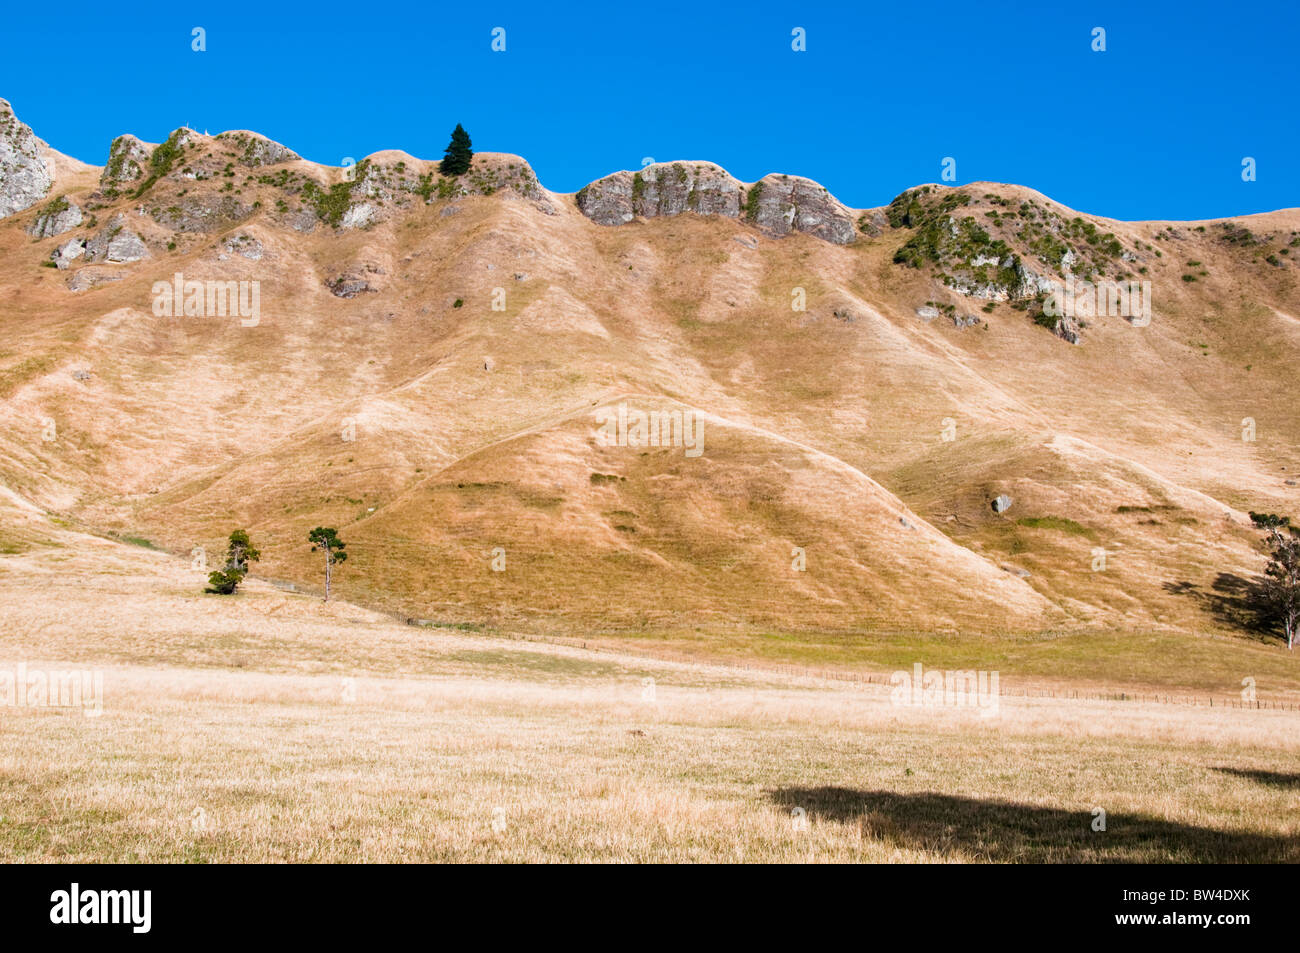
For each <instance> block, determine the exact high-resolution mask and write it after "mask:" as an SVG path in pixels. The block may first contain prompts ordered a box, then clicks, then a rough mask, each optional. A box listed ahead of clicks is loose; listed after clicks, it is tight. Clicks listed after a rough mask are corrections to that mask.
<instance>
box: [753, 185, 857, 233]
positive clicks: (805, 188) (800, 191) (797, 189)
mask: <svg viewBox="0 0 1300 953" xmlns="http://www.w3.org/2000/svg"><path fill="white" fill-rule="evenodd" d="M755 192H757V193H758V197H757V199H755V198H754V193H755ZM746 213H747V217H748V218H749V220H750V221H752V222H753V223H754V224H755V225H757V226H758V227H759V228H761V229H763V230H764V231H766V232H768V233H769V234H772V235H788V234H789V233H790V232H807V233H808V234H809V235H815V236H817V237H818V238H821V239H824V240H825V241H828V242H831V243H833V244H836V245H847V244H849V242H851V241H853V239H854V237H855V236H856V228H855V226H854V221H853V216H852V214H850V212H849V210H848V209H847V208H845V207H844V206H843V205H841V204H840V203H839V202H838V201H836V199H835V196H833V195H831V194H830V192H828V191H826V189H824V188H822V187H821V186H820V185H818V184H817V183H816V182H813V181H812V180H811V179H801V178H799V177H798V176H793V175H769V176H765V177H763V178H762V179H760V180H759V181H758V182H755V183H754V185H753V187H752V188H751V189H750V192H749V195H748V196H747V198H746Z"/></svg>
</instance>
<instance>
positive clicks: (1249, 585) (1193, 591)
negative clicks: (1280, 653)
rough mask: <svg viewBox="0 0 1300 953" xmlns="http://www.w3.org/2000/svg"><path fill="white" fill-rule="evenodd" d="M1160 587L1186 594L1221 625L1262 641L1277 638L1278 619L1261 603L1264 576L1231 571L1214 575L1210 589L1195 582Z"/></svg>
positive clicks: (1173, 593) (1181, 594) (1278, 633)
mask: <svg viewBox="0 0 1300 953" xmlns="http://www.w3.org/2000/svg"><path fill="white" fill-rule="evenodd" d="M1161 588H1163V589H1164V591H1165V592H1168V593H1170V594H1171V595H1175V596H1186V597H1187V598H1189V599H1191V600H1192V601H1193V602H1195V603H1196V604H1197V605H1198V606H1200V608H1201V610H1202V611H1203V612H1206V613H1208V614H1209V615H1212V616H1213V617H1214V618H1215V619H1217V620H1218V621H1219V622H1221V623H1222V624H1224V625H1227V626H1230V627H1231V628H1234V629H1238V630H1240V631H1242V632H1249V633H1251V634H1252V635H1254V636H1255V637H1256V638H1258V639H1261V640H1264V641H1273V640H1274V639H1277V638H1280V630H1279V629H1278V625H1277V619H1276V618H1275V617H1274V615H1273V613H1271V612H1270V611H1269V610H1268V609H1267V608H1265V606H1264V598H1263V591H1264V588H1263V579H1262V578H1261V577H1256V578H1254V579H1247V578H1246V577H1245V576H1238V575H1235V574H1233V573H1230V572H1221V573H1219V574H1218V575H1217V576H1215V577H1214V582H1213V583H1211V585H1210V588H1209V589H1203V588H1201V587H1200V586H1198V585H1197V584H1196V583H1193V582H1187V581H1186V580H1184V581H1183V582H1166V583H1165V584H1164V585H1163V586H1162V587H1161Z"/></svg>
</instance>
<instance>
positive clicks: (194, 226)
mask: <svg viewBox="0 0 1300 953" xmlns="http://www.w3.org/2000/svg"><path fill="white" fill-rule="evenodd" d="M150 214H151V215H152V216H153V220H154V221H155V222H157V223H158V224H159V225H162V226H164V227H165V228H170V229H171V230H172V231H174V232H215V231H220V230H222V229H224V228H228V227H229V226H231V225H233V224H235V223H237V222H242V221H243V220H244V219H246V218H248V217H249V216H250V215H252V214H253V207H252V206H251V205H245V204H243V203H242V202H240V201H239V199H237V198H235V197H234V196H233V195H220V194H217V193H213V192H195V193H192V194H190V195H187V196H185V197H184V198H182V199H180V200H179V201H178V202H177V203H176V204H174V205H168V206H166V207H165V208H154V209H151V210H150Z"/></svg>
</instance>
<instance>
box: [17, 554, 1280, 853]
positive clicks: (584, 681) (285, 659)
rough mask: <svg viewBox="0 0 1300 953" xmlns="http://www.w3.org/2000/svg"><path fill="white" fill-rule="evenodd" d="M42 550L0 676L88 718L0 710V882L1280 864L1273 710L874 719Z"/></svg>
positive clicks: (1085, 708)
mask: <svg viewBox="0 0 1300 953" xmlns="http://www.w3.org/2000/svg"><path fill="white" fill-rule="evenodd" d="M55 535H56V537H57V538H58V541H59V543H60V545H59V546H57V547H48V548H47V547H41V548H37V549H34V550H32V551H30V552H28V553H25V554H22V555H11V556H5V557H0V665H3V666H5V667H8V668H9V669H10V670H12V668H13V666H14V665H16V664H17V663H18V662H20V661H24V662H26V663H27V664H28V665H29V667H31V668H38V667H43V668H46V669H56V668H57V669H68V668H94V669H98V670H100V671H102V673H103V678H104V706H103V714H102V715H101V716H99V717H86V716H84V715H83V714H82V713H81V712H79V711H75V710H67V709H32V708H4V709H0V719H3V727H4V730H3V733H0V860H4V861H272V862H274V861H291V862H329V861H419V860H456V861H709V862H738V861H788V862H805V861H909V862H912V861H915V862H949V861H957V862H963V861H995V862H998V861H1048V862H1052V861H1062V862H1064V861H1071V862H1087V861H1112V860H1123V861H1135V862H1159V861H1180V862H1181V861H1186V862H1200V861H1291V862H1294V861H1296V860H1300V824H1298V823H1297V818H1296V815H1295V812H1294V809H1293V808H1294V799H1295V789H1296V786H1297V785H1298V784H1300V735H1297V733H1296V731H1295V725H1296V721H1297V718H1298V717H1300V716H1297V715H1296V714H1295V713H1293V712H1275V711H1255V710H1250V711H1246V710H1226V711H1225V710H1223V709H1216V710H1213V711H1212V710H1209V709H1194V708H1186V707H1180V706H1162V705H1135V704H1132V703H1128V704H1119V703H1101V702H1064V701H1049V700H1042V701H1040V700H1037V699H1028V700H1025V699H1003V701H1002V704H1001V706H1000V708H999V710H998V712H997V714H996V715H994V716H990V717H981V716H980V715H979V714H977V713H976V712H973V711H970V710H966V709H930V708H908V707H897V706H894V705H892V704H891V703H890V698H889V696H888V694H887V692H885V691H883V690H881V689H879V688H866V687H852V686H844V685H836V684H831V683H825V682H820V681H817V680H812V679H800V678H793V677H788V676H781V675H776V674H767V673H762V672H753V671H744V670H739V669H735V668H729V667H726V666H717V665H707V664H699V663H681V662H667V661H661V660H654V659H649V658H645V657H640V656H636V655H629V654H626V653H613V652H601V653H594V652H586V651H582V650H579V649H574V648H568V647H563V646H555V645H545V644H536V643H531V642H521V641H514V640H510V639H505V638H493V637H483V636H479V635H474V634H468V633H462V632H454V631H449V630H429V629H422V628H417V627H412V626H406V625H399V624H396V623H394V622H393V621H391V620H389V619H387V618H386V617H384V616H382V615H378V614H376V613H373V612H369V611H366V610H363V609H359V608H357V607H354V606H349V605H346V604H342V603H332V604H329V605H324V604H322V603H321V602H320V601H319V600H317V599H315V598H312V597H309V596H305V595H302V594H294V593H285V592H281V591H278V590H276V589H274V588H272V587H271V586H269V585H267V584H265V583H262V582H257V581H250V583H248V584H247V585H246V588H245V590H244V591H243V592H241V593H240V594H239V595H237V596H236V597H232V598H222V597H215V596H208V597H201V596H198V595H196V594H195V593H196V592H197V589H198V584H199V582H200V574H198V573H196V572H193V571H192V570H190V569H189V568H188V567H187V566H186V565H185V564H184V563H182V562H180V561H178V560H174V559H172V558H169V557H166V556H163V555H160V554H156V553H150V552H148V551H147V550H142V549H139V548H135V547H129V546H123V545H120V544H113V543H107V542H103V541H96V540H90V539H87V538H85V537H81V536H78V535H77V534H73V533H68V532H65V531H61V530H56V531H55ZM33 593H40V594H41V597H40V598H39V599H34V598H33ZM1004 677H1005V676H1004ZM647 680H653V682H652V683H650V682H647ZM651 685H652V691H651ZM648 692H649V694H647V693H648ZM1095 808H1102V809H1104V810H1105V811H1106V827H1107V829H1106V831H1105V832H1095V831H1093V830H1092V829H1091V825H1092V821H1093V811H1094V809H1095ZM798 811H801V812H802V813H803V815H804V816H805V817H806V820H807V824H806V826H804V825H802V824H801V822H800V821H799V820H798V818H797V817H796V816H795V814H796V813H797V812H798Z"/></svg>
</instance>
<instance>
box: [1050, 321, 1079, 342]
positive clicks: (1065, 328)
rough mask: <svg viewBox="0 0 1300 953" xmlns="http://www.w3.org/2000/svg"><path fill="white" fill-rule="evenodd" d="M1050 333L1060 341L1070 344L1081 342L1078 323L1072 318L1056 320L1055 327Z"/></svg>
mask: <svg viewBox="0 0 1300 953" xmlns="http://www.w3.org/2000/svg"><path fill="white" fill-rule="evenodd" d="M1052 333H1053V334H1055V335H1056V336H1057V337H1058V338H1060V339H1061V340H1062V341H1068V342H1070V343H1071V344H1078V343H1080V342H1081V341H1082V340H1083V338H1082V337H1081V336H1080V334H1079V322H1078V321H1076V320H1075V319H1074V318H1068V317H1061V318H1057V319H1056V326H1055V327H1053V328H1052Z"/></svg>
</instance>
